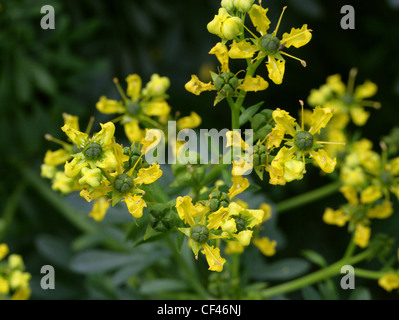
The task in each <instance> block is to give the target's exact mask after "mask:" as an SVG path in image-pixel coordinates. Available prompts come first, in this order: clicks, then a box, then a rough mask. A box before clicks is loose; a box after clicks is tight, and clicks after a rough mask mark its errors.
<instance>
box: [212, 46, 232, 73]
mask: <svg viewBox="0 0 399 320" xmlns="http://www.w3.org/2000/svg"><path fill="white" fill-rule="evenodd" d="M209 53H210V54H214V55H215V56H216V58H217V59H218V60H219V62H220V64H221V65H222V68H221V71H222V72H229V71H230V69H229V55H228V50H227V47H226V45H224V44H222V43H221V42H218V43H217V44H216V45H215V46H214V47H213V48H212V49H211V50H210V51H209Z"/></svg>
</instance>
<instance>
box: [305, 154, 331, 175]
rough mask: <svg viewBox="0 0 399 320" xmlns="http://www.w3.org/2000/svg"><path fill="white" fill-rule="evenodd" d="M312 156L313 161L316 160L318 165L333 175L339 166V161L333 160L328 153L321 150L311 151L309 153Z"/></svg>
mask: <svg viewBox="0 0 399 320" xmlns="http://www.w3.org/2000/svg"><path fill="white" fill-rule="evenodd" d="M309 153H310V155H311V156H312V158H313V159H315V160H316V162H317V164H318V165H319V167H320V168H321V170H323V171H324V172H326V173H331V172H333V171H334V169H335V166H336V164H337V159H336V158H333V159H331V158H330V157H329V156H328V155H327V152H326V151H325V150H323V149H319V150H318V151H314V150H311V151H309Z"/></svg>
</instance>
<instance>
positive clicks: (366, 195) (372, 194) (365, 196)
mask: <svg viewBox="0 0 399 320" xmlns="http://www.w3.org/2000/svg"><path fill="white" fill-rule="evenodd" d="M381 197H382V192H381V190H380V188H378V187H377V186H373V185H371V186H368V187H367V188H366V189H364V190H363V191H362V192H361V194H360V201H361V202H362V203H371V202H374V201H376V200H378V199H379V198H381Z"/></svg>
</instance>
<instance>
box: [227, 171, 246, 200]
mask: <svg viewBox="0 0 399 320" xmlns="http://www.w3.org/2000/svg"><path fill="white" fill-rule="evenodd" d="M231 180H232V181H233V185H232V186H231V187H230V189H229V194H228V196H229V198H230V199H233V198H234V197H235V196H236V195H237V194H240V193H242V192H243V191H244V190H245V189H247V188H248V187H249V181H248V179H247V178H243V177H242V176H233V177H232V178H231Z"/></svg>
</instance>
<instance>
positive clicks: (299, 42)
mask: <svg viewBox="0 0 399 320" xmlns="http://www.w3.org/2000/svg"><path fill="white" fill-rule="evenodd" d="M310 39H312V33H311V32H310V31H309V30H308V25H307V24H304V25H303V26H302V28H300V29H299V28H297V29H296V28H292V29H291V32H290V33H284V34H283V38H282V39H281V44H284V46H285V47H287V48H289V47H291V46H294V47H295V48H299V47H302V46H304V45H305V44H307V43H308V42H309V41H310Z"/></svg>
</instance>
